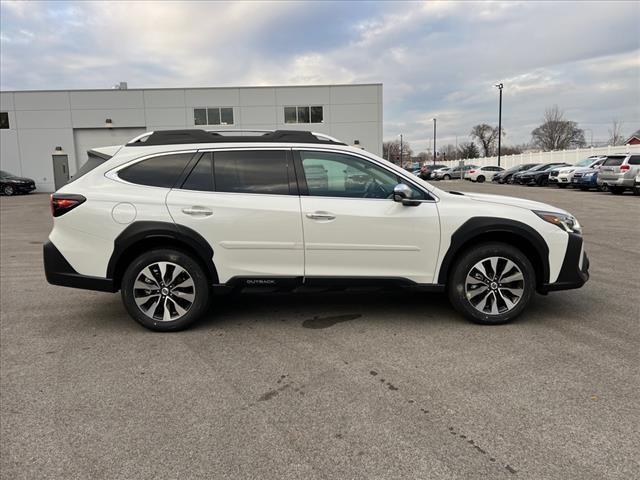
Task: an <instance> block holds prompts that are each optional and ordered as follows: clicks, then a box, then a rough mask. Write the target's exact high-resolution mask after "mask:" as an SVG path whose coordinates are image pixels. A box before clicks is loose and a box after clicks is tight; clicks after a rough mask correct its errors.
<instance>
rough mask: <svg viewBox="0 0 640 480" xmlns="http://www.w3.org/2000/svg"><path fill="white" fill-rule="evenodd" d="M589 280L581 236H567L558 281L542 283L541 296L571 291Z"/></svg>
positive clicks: (587, 262)
mask: <svg viewBox="0 0 640 480" xmlns="http://www.w3.org/2000/svg"><path fill="white" fill-rule="evenodd" d="M588 280H589V257H588V256H587V253H586V252H585V251H584V242H583V240H582V236H580V235H578V234H576V233H570V234H569V242H568V243H567V251H566V253H565V255H564V261H563V262H562V267H561V269H560V274H559V275H558V279H557V280H556V281H555V282H554V283H544V284H542V285H541V286H540V288H539V292H540V293H542V294H545V293H548V292H555V291H558V290H571V289H574V288H580V287H582V286H583V285H584V284H585V283H587V281H588Z"/></svg>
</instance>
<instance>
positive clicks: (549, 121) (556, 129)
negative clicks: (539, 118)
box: [531, 105, 586, 151]
mask: <svg viewBox="0 0 640 480" xmlns="http://www.w3.org/2000/svg"><path fill="white" fill-rule="evenodd" d="M531 143H532V144H533V145H534V146H536V147H538V148H541V149H542V150H544V151H549V150H566V149H567V148H576V147H582V146H584V145H585V144H586V142H585V140H584V130H582V129H581V128H578V124H577V123H576V122H572V121H570V120H565V118H564V112H562V111H561V110H560V109H559V108H558V106H557V105H554V106H553V107H551V108H548V109H547V110H546V111H545V113H544V121H543V123H542V125H540V126H539V127H536V128H535V129H534V130H533V131H532V132H531Z"/></svg>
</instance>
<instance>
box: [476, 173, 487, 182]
mask: <svg viewBox="0 0 640 480" xmlns="http://www.w3.org/2000/svg"><path fill="white" fill-rule="evenodd" d="M485 180H486V178H484V175H479V176H478V178H476V182H478V183H484V181H485Z"/></svg>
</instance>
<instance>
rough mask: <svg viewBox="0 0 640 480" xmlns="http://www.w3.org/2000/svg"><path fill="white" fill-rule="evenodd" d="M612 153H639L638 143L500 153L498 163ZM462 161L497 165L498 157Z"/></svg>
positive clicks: (574, 158) (571, 159)
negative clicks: (509, 153) (516, 153)
mask: <svg viewBox="0 0 640 480" xmlns="http://www.w3.org/2000/svg"><path fill="white" fill-rule="evenodd" d="M614 153H640V145H621V146H618V147H612V146H608V147H591V148H576V149H575V150H558V151H555V152H527V153H520V154H518V155H502V156H501V157H500V165H501V166H502V167H504V168H510V167H515V166H516V165H521V164H523V163H551V162H566V163H575V162H577V161H578V160H582V159H583V158H587V157H590V156H592V155H611V154H614ZM462 161H463V162H464V163H465V164H473V165H478V166H479V167H484V166H486V165H497V164H498V157H483V158H466V159H464V160H462ZM457 162H458V161H457V160H454V161H453V164H457ZM447 163H449V162H447Z"/></svg>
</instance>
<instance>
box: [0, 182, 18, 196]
mask: <svg viewBox="0 0 640 480" xmlns="http://www.w3.org/2000/svg"><path fill="white" fill-rule="evenodd" d="M2 193H4V194H5V195H6V196H7V197H10V196H11V195H15V193H16V191H15V189H14V188H13V187H12V186H11V185H5V186H4V187H2Z"/></svg>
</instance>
